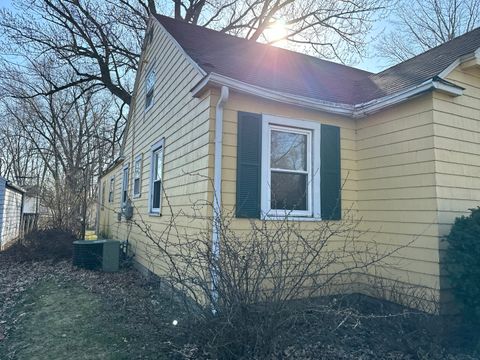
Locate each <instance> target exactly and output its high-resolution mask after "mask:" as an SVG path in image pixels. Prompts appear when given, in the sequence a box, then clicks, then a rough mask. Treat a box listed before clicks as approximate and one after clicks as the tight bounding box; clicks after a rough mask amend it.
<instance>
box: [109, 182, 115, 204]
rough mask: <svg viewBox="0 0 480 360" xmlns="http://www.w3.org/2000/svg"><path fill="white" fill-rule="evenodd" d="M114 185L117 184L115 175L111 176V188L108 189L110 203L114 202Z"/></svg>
mask: <svg viewBox="0 0 480 360" xmlns="http://www.w3.org/2000/svg"><path fill="white" fill-rule="evenodd" d="M114 186H115V177H113V176H112V177H111V178H110V186H109V189H108V202H109V203H113V190H114Z"/></svg>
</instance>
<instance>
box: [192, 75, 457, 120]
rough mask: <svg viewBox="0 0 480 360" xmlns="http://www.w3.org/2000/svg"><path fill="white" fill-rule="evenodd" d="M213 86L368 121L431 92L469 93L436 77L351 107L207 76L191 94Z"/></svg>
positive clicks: (196, 93) (224, 77)
mask: <svg viewBox="0 0 480 360" xmlns="http://www.w3.org/2000/svg"><path fill="white" fill-rule="evenodd" d="M209 86H228V87H229V88H231V89H232V90H235V91H238V92H241V93H246V94H250V95H255V96H259V97H261V98H264V99H268V100H274V101H278V102H281V103H284V104H290V105H295V106H300V107H305V108H309V109H314V110H320V111H325V112H328V113H332V114H337V115H343V116H348V117H352V118H362V117H365V116H367V115H370V114H373V113H375V112H378V111H380V110H382V109H385V108H387V107H390V106H393V105H396V104H399V103H402V102H405V101H407V100H410V99H411V98H413V97H416V96H420V95H422V94H424V93H425V92H428V91H433V90H436V91H440V92H443V93H446V94H448V95H450V96H460V95H462V94H463V91H464V90H465V89H463V88H461V87H459V86H457V85H455V84H452V83H450V82H448V81H445V80H443V79H440V78H437V77H436V78H434V79H430V80H428V81H425V82H424V83H422V84H420V85H418V86H415V87H413V88H410V89H407V90H404V91H401V92H398V93H396V94H394V95H390V96H385V97H382V98H378V99H374V100H372V101H369V102H365V103H360V104H356V105H349V104H342V103H333V102H326V101H320V100H317V99H313V98H308V97H303V96H298V95H293V94H289V93H285V92H280V91H274V90H270V89H266V88H263V87H259V86H255V85H251V84H247V83H245V82H242V81H239V80H236V79H232V78H229V77H226V76H223V75H219V74H216V73H210V74H208V75H207V76H205V77H204V78H203V79H202V80H201V81H200V82H199V83H198V84H197V85H195V87H194V88H193V89H192V90H191V92H192V94H193V96H195V97H199V96H200V94H201V93H202V92H203V91H204V90H205V89H207V88H208V87H209Z"/></svg>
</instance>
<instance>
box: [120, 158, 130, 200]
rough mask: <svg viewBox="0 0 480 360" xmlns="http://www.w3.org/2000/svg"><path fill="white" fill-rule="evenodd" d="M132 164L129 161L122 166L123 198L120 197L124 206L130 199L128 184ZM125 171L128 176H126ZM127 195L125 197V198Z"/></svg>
mask: <svg viewBox="0 0 480 360" xmlns="http://www.w3.org/2000/svg"><path fill="white" fill-rule="evenodd" d="M129 165H130V164H129V163H127V164H125V165H124V166H123V168H122V193H121V198H120V204H121V205H122V208H123V207H124V206H125V204H126V203H127V200H128V186H129V185H130V184H129V182H130V181H129V180H130V166H129ZM125 173H126V175H127V176H125ZM124 197H125V198H124Z"/></svg>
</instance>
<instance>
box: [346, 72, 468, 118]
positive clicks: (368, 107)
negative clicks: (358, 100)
mask: <svg viewBox="0 0 480 360" xmlns="http://www.w3.org/2000/svg"><path fill="white" fill-rule="evenodd" d="M429 90H438V91H441V92H443V93H446V94H449V95H451V96H460V95H462V94H463V89H462V88H460V87H458V86H455V85H449V84H445V83H443V82H440V81H436V80H433V79H430V80H427V81H425V82H423V83H422V84H420V85H418V86H415V87H413V88H410V89H407V90H404V91H401V92H399V93H396V94H394V95H389V96H385V97H382V98H379V99H375V100H372V101H369V102H366V103H362V104H358V105H355V113H354V117H355V118H362V117H365V116H367V115H369V114H373V113H375V112H377V111H380V110H382V109H384V108H386V107H390V106H392V105H396V104H399V103H401V102H404V101H406V100H408V99H411V98H412V97H415V96H419V95H421V94H423V93H425V92H427V91H429Z"/></svg>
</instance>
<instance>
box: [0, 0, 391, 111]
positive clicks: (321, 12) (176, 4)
mask: <svg viewBox="0 0 480 360" xmlns="http://www.w3.org/2000/svg"><path fill="white" fill-rule="evenodd" d="M383 2H384V0H246V1H237V0H230V1H229V0H212V1H205V0H189V1H183V0H171V1H170V2H166V3H163V2H158V1H154V0H107V1H100V0H81V1H79V0H33V1H27V0H19V1H16V2H15V7H16V9H15V10H11V9H10V10H9V9H3V10H1V13H0V34H1V35H2V37H3V42H2V43H1V46H0V50H1V51H2V53H3V54H9V55H13V57H11V56H5V55H4V56H3V60H2V64H1V68H0V78H2V79H7V81H12V80H16V78H17V74H18V73H19V72H20V73H25V72H31V70H32V69H34V68H38V64H39V62H40V63H53V64H55V66H56V67H57V69H58V70H59V71H58V74H57V75H56V76H50V77H49V78H48V79H49V82H50V85H51V86H50V87H49V88H48V89H43V88H39V87H37V86H35V85H32V86H31V88H30V91H29V96H37V95H51V94H53V93H56V92H59V91H62V90H64V89H67V88H71V87H77V86H81V89H83V90H84V91H92V90H95V91H98V90H101V89H106V90H108V91H109V92H111V93H112V94H113V95H114V96H116V97H117V98H118V99H119V100H120V102H121V103H122V104H130V101H131V92H132V87H133V86H132V79H133V74H134V72H135V71H136V69H137V67H138V61H139V54H140V50H141V42H142V39H143V34H144V31H145V29H146V25H147V20H148V16H149V15H150V14H152V13H157V12H158V13H162V14H167V15H168V14H171V13H172V12H173V14H174V16H175V18H177V19H179V20H183V21H186V22H190V23H194V24H199V25H202V26H207V27H211V28H214V29H217V30H220V31H223V32H228V33H233V34H236V35H239V36H243V37H245V38H248V39H251V40H252V41H256V40H263V41H268V38H267V37H266V36H265V32H266V30H268V28H269V27H270V26H271V25H272V24H274V23H275V21H276V20H277V19H283V20H284V21H285V25H286V27H287V32H286V33H285V36H283V38H284V39H286V40H287V42H288V43H289V44H290V45H291V46H300V47H302V48H304V49H309V50H310V51H314V52H315V53H316V54H318V55H319V56H322V57H327V58H337V59H341V60H348V59H349V58H350V57H351V56H352V54H359V53H361V51H362V49H363V45H364V43H363V40H364V37H365V35H366V33H367V32H368V30H369V28H370V26H371V20H372V18H373V16H374V15H375V14H376V12H377V11H378V10H379V9H381V7H382V4H383ZM275 40H279V39H275ZM65 68H66V69H68V71H64V70H62V69H65ZM32 73H35V72H34V71H32ZM44 75H45V74H41V76H43V77H45V76H44ZM4 93H6V94H8V92H5V90H4ZM122 109H123V107H122Z"/></svg>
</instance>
